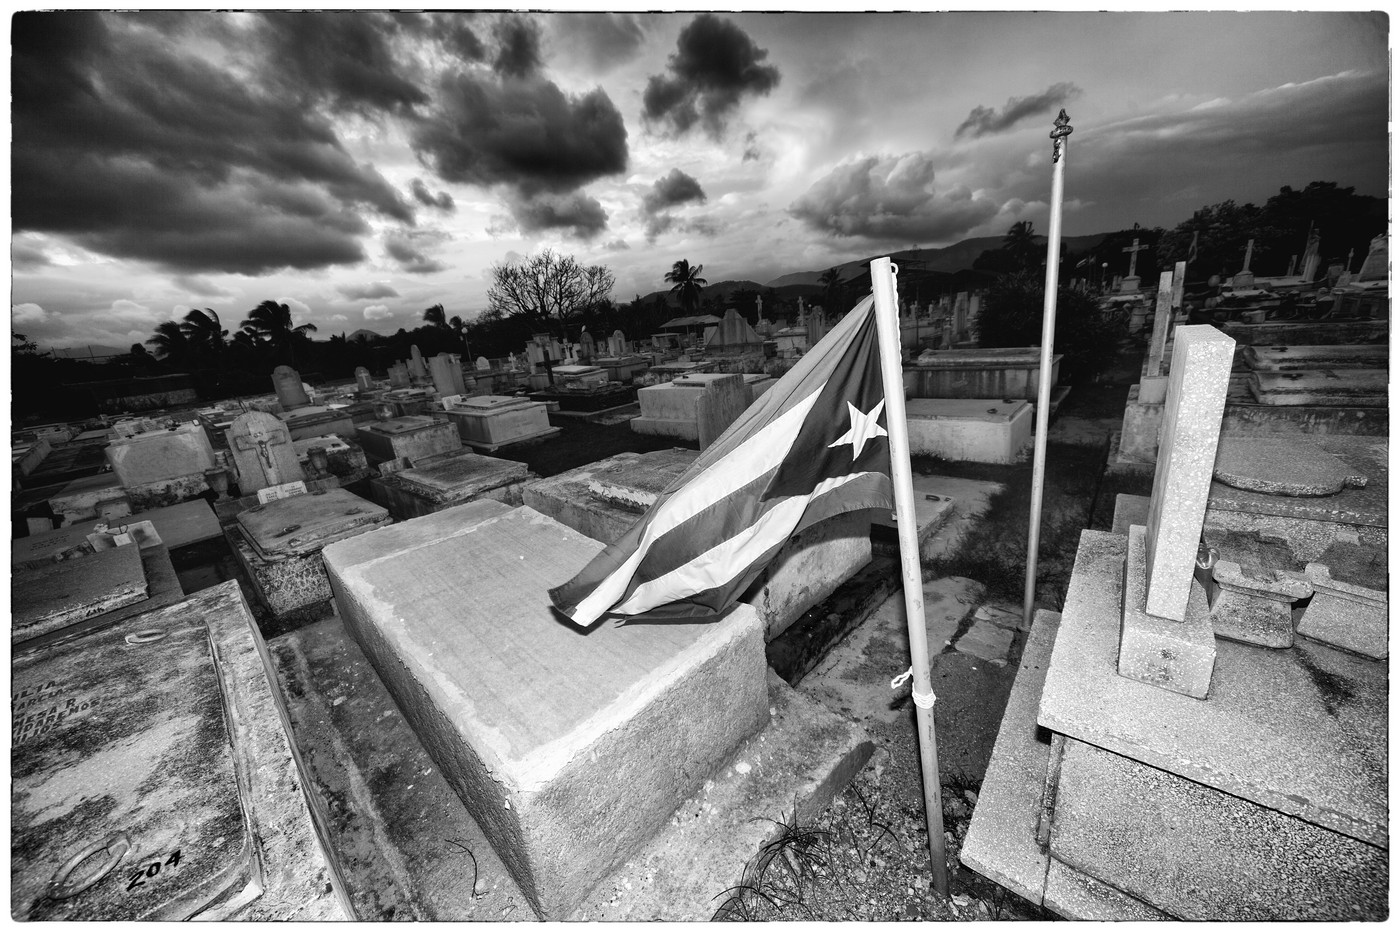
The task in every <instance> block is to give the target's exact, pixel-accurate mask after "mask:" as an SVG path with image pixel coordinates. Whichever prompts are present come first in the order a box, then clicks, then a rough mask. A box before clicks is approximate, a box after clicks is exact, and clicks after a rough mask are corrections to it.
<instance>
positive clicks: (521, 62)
mask: <svg viewBox="0 0 1400 933" xmlns="http://www.w3.org/2000/svg"><path fill="white" fill-rule="evenodd" d="M493 32H494V34H495V38H496V42H497V44H498V45H499V46H500V48H499V49H498V50H497V52H496V60H495V61H494V62H492V65H491V67H492V68H494V69H495V70H496V73H497V74H501V75H505V76H506V77H511V78H523V77H526V76H527V75H531V74H534V73H535V72H536V71H538V70H539V68H540V28H539V25H538V24H536V23H535V21H534V20H532V19H529V18H527V17H524V16H506V17H504V18H503V19H500V20H497V22H496V25H495V28H494V30H493Z"/></svg>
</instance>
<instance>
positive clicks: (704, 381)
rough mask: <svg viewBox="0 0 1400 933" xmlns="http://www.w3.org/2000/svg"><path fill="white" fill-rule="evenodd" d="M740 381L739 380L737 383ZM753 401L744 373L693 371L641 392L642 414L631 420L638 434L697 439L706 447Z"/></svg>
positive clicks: (638, 395) (639, 392)
mask: <svg viewBox="0 0 1400 933" xmlns="http://www.w3.org/2000/svg"><path fill="white" fill-rule="evenodd" d="M736 383H737V384H736ZM752 401H753V398H752V396H751V394H750V389H749V386H748V383H747V382H746V381H745V380H744V377H743V376H741V375H737V374H732V373H693V374H690V375H685V376H677V377H676V378H675V379H673V380H672V381H671V382H669V383H667V384H665V385H655V386H647V387H646V388H644V389H640V390H638V392H637V405H638V407H639V409H640V412H641V413H640V414H639V415H638V416H637V417H636V418H633V419H632V421H631V426H632V430H633V431H635V432H636V433H638V434H648V435H654V436H661V437H674V438H677V439H680V440H687V441H696V442H697V443H699V444H700V446H701V447H702V448H703V447H706V446H708V445H709V444H710V443H712V442H713V441H714V440H715V439H717V438H718V437H719V435H720V434H723V433H724V429H725V428H727V427H728V426H729V425H730V424H732V423H733V422H734V419H735V418H738V417H739V415H741V414H743V412H744V409H746V408H748V406H749V404H750V403H751V402H752Z"/></svg>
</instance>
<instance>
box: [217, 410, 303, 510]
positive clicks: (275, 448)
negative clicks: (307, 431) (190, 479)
mask: <svg viewBox="0 0 1400 933" xmlns="http://www.w3.org/2000/svg"><path fill="white" fill-rule="evenodd" d="M226 436H227V437H228V446H229V450H230V452H232V454H233V462H234V466H235V468H236V469H237V471H238V488H239V490H240V491H241V492H242V493H243V495H245V496H247V495H251V494H252V493H254V492H256V491H257V490H259V489H265V488H267V487H268V486H276V485H278V484H281V483H289V482H293V481H296V480H299V479H301V478H302V475H303V474H302V470H301V465H300V464H299V463H298V462H297V452H296V448H295V447H293V446H292V435H291V432H290V430H289V429H288V428H287V424H286V422H284V421H283V420H282V419H281V418H278V417H277V416H276V415H270V414H268V413H267V412H262V411H249V412H244V413H243V414H241V415H239V416H238V417H237V418H235V419H233V425H232V426H231V427H230V428H229V429H228V431H227V435H226Z"/></svg>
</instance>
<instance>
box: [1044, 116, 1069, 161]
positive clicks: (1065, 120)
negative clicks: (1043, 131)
mask: <svg viewBox="0 0 1400 933" xmlns="http://www.w3.org/2000/svg"><path fill="white" fill-rule="evenodd" d="M1073 132H1074V127H1072V126H1070V125H1069V114H1067V113H1065V108H1063V107H1061V108H1060V115H1059V116H1058V117H1056V118H1055V128H1054V129H1053V130H1051V131H1050V138H1051V139H1053V140H1054V141H1055V156H1054V158H1052V159H1051V160H1050V161H1051V162H1058V161H1060V153H1062V152H1063V151H1064V148H1065V143H1064V139H1065V137H1066V136H1068V135H1069V134H1070V133H1073Z"/></svg>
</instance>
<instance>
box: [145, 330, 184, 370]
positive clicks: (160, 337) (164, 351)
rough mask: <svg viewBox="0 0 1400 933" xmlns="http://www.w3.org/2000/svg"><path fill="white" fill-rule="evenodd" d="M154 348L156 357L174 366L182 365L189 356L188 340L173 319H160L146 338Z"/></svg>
mask: <svg viewBox="0 0 1400 933" xmlns="http://www.w3.org/2000/svg"><path fill="white" fill-rule="evenodd" d="M146 343H147V345H149V346H151V347H153V348H155V351H156V357H157V358H159V359H161V360H166V361H168V362H170V363H171V364H172V365H175V366H183V365H184V364H185V362H186V361H187V360H188V359H189V358H190V341H189V338H188V337H187V336H185V331H184V329H183V328H181V327H180V325H179V324H177V323H175V322H174V321H162V322H161V323H160V324H157V325H156V332H155V334H153V335H152V336H151V337H150V338H149V339H147V340H146Z"/></svg>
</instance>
